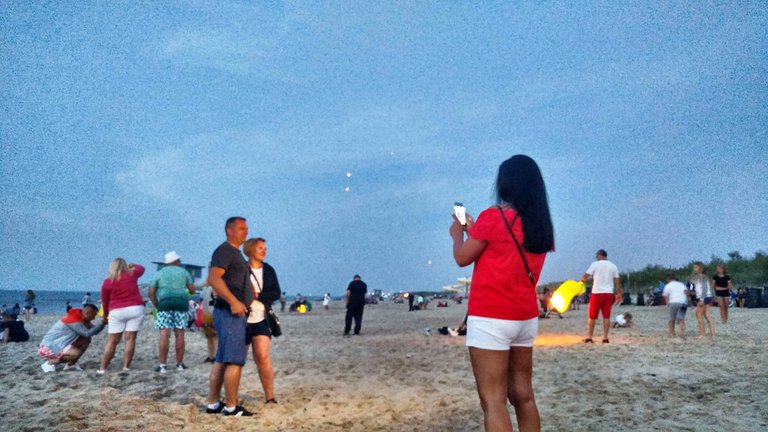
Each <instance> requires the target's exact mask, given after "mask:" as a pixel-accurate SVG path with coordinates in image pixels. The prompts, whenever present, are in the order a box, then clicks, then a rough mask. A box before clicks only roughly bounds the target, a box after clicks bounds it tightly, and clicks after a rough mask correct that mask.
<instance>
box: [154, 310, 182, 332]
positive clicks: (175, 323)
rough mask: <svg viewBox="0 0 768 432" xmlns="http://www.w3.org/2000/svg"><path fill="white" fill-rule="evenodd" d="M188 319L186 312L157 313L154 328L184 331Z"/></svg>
mask: <svg viewBox="0 0 768 432" xmlns="http://www.w3.org/2000/svg"><path fill="white" fill-rule="evenodd" d="M188 317H189V314H188V313H187V312H179V311H157V318H155V328H156V329H177V330H184V329H185V328H187V318H188Z"/></svg>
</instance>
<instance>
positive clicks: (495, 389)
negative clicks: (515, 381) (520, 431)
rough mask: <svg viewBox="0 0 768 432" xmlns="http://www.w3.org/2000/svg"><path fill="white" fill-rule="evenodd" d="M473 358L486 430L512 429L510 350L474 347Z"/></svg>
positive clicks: (473, 368) (505, 431)
mask: <svg viewBox="0 0 768 432" xmlns="http://www.w3.org/2000/svg"><path fill="white" fill-rule="evenodd" d="M469 359H470V362H471V363H472V372H474V374H475V382H476V383H477V393H478V395H479V396H480V406H481V407H482V408H483V415H484V425H485V430H486V431H500V432H511V431H512V420H511V419H510V418H509V411H507V398H508V394H507V385H508V381H509V376H508V375H509V360H510V352H509V351H494V350H486V349H480V348H474V347H470V348H469Z"/></svg>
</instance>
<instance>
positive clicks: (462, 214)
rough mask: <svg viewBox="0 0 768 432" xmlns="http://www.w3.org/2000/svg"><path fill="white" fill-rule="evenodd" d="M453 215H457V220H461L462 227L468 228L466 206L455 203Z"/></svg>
mask: <svg viewBox="0 0 768 432" xmlns="http://www.w3.org/2000/svg"><path fill="white" fill-rule="evenodd" d="M453 214H455V215H456V219H458V220H459V223H460V224H461V226H467V210H466V209H465V208H464V204H462V203H460V202H456V203H453Z"/></svg>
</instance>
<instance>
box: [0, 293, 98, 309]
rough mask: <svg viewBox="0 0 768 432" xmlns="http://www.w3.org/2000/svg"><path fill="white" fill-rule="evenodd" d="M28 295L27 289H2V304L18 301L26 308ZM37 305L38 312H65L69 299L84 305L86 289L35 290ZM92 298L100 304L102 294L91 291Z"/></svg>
mask: <svg viewBox="0 0 768 432" xmlns="http://www.w3.org/2000/svg"><path fill="white" fill-rule="evenodd" d="M26 296H27V291H26V290H19V291H16V290H0V304H3V303H5V304H7V305H8V307H11V306H13V304H14V303H18V304H19V306H21V308H22V310H24V297H26ZM35 296H36V297H35V307H37V312H38V313H62V314H63V313H65V312H66V311H67V301H70V302H71V303H72V306H74V307H79V306H81V305H82V302H83V297H84V296H85V291H35ZM91 298H93V301H94V302H95V303H96V304H99V301H100V299H101V294H100V293H99V292H94V291H91Z"/></svg>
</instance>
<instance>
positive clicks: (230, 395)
mask: <svg viewBox="0 0 768 432" xmlns="http://www.w3.org/2000/svg"><path fill="white" fill-rule="evenodd" d="M224 230H225V232H226V233H227V241H225V242H224V243H222V244H221V245H220V246H219V247H218V248H216V250H215V251H214V252H213V257H211V267H210V270H209V271H208V283H210V284H211V287H212V288H213V290H214V291H215V292H216V303H215V304H214V310H213V326H214V327H215V328H216V333H217V334H218V337H219V342H218V347H217V350H216V359H215V361H214V364H213V367H212V368H211V376H210V387H209V392H208V407H207V408H206V413H208V414H219V413H221V414H223V415H227V416H238V417H241V416H252V415H253V413H251V412H249V411H248V410H246V409H245V408H243V407H242V406H240V405H237V391H238V388H239V387H240V375H241V372H242V369H243V365H244V364H245V355H246V350H245V324H246V319H247V316H248V307H247V305H250V304H251V301H253V288H252V287H251V283H250V280H249V278H248V263H246V261H245V259H244V258H243V255H242V254H241V253H240V245H241V244H243V243H244V242H245V239H246V237H248V225H247V224H246V221H245V218H242V217H238V216H235V217H231V218H229V219H227V223H226V225H225V228H224ZM222 385H223V386H224V395H225V396H224V401H221V400H219V397H220V396H221V387H222Z"/></svg>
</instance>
